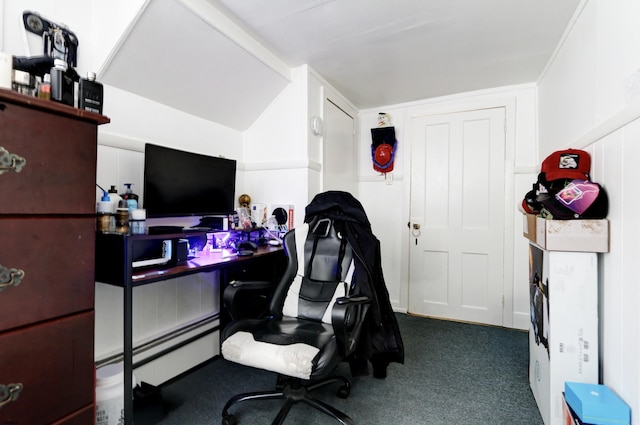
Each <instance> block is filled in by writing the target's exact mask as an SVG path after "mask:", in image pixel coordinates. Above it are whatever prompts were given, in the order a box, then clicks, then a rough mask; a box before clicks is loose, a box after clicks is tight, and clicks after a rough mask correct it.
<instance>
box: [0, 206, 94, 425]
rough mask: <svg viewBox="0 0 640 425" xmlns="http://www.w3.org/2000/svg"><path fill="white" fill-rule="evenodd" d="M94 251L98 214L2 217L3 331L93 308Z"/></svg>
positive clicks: (0, 278) (0, 293) (0, 279)
mask: <svg viewBox="0 0 640 425" xmlns="http://www.w3.org/2000/svg"><path fill="white" fill-rule="evenodd" d="M94 250H95V219H94V218H89V217H87V218H33V217H30V218H0V285H3V288H4V289H0V312H2V317H1V318H0V331H2V330H6V329H11V328H14V327H17V326H22V325H25V324H29V323H34V322H37V321H41V320H46V319H50V318H54V317H58V316H62V315H66V314H70V313H74V312H78V311H83V310H91V309H93V305H94V292H95V279H94V261H95V258H94V257H95V256H94ZM21 273H24V275H23V276H21ZM10 276H13V278H11V277H10ZM12 279H13V283H11V282H12ZM0 347H1V346H0ZM1 352H2V349H1V348H0V353H1ZM0 377H1V375H0ZM0 423H1V422H0Z"/></svg>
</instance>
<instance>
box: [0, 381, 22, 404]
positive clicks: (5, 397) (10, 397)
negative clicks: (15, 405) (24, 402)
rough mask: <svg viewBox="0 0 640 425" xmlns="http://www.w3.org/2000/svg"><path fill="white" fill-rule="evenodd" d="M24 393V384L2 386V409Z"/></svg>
mask: <svg viewBox="0 0 640 425" xmlns="http://www.w3.org/2000/svg"><path fill="white" fill-rule="evenodd" d="M20 391H22V384H20V383H18V384H9V385H0V409H1V408H2V406H4V405H5V404H9V403H10V402H12V401H16V400H17V399H18V396H19V395H20Z"/></svg>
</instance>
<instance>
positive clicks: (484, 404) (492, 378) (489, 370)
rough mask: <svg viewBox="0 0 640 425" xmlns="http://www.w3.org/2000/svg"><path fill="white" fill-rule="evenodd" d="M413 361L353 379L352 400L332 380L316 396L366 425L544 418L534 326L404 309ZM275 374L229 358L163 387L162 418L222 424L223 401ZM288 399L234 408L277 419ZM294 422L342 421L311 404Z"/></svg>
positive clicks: (253, 418) (294, 414) (253, 420)
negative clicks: (533, 365)
mask: <svg viewBox="0 0 640 425" xmlns="http://www.w3.org/2000/svg"><path fill="white" fill-rule="evenodd" d="M397 317H398V322H399V324H400V330H401V332H402V336H403V340H404V344H405V351H406V359H405V364H404V365H400V364H391V365H390V366H389V370H388V377H387V378H386V379H375V378H373V377H372V376H366V377H357V378H350V377H349V375H348V367H346V365H341V366H340V367H339V369H338V372H343V373H344V374H345V376H347V377H349V378H350V380H351V383H352V389H351V395H350V397H349V398H347V399H346V400H343V399H340V398H338V397H336V395H335V391H336V390H337V388H334V387H333V386H330V387H328V388H326V389H323V390H318V391H317V392H314V395H315V396H316V397H317V398H319V399H321V400H324V401H326V402H328V403H329V404H331V405H333V406H334V407H336V408H337V409H339V410H342V411H343V412H345V413H346V414H348V415H349V416H350V417H351V418H352V419H353V420H354V422H355V423H356V424H359V425H377V424H381V425H390V424H394V425H395V424H433V425H440V424H442V425H445V424H446V425H462V424H479V425H480V424H481V425H490V424H505V425H506V424H519V425H543V421H542V418H541V417H540V413H539V411H538V408H537V406H536V403H535V400H534V398H533V394H532V393H531V389H530V387H529V379H528V359H529V355H528V338H527V333H526V332H521V331H515V330H509V329H503V328H497V327H489V326H480V325H472V324H465V323H457V322H449V321H443V320H435V319H429V318H423V317H415V316H409V315H405V314H397ZM274 385H275V375H274V374H272V373H269V372H264V371H261V370H256V369H253V368H249V367H245V366H240V365H236V364H233V363H230V362H228V361H226V360H224V359H222V358H219V359H216V360H213V361H211V362H210V363H208V364H206V365H205V366H203V367H200V368H198V369H196V370H195V371H193V372H191V373H189V374H187V375H185V376H183V377H181V378H180V379H177V380H175V381H173V382H171V383H169V384H167V385H164V386H163V387H162V395H163V397H164V401H165V409H166V411H167V414H166V417H165V418H164V420H162V421H161V422H160V423H161V424H162V425H173V424H175V425H200V424H202V425H204V424H206V425H212V424H219V423H221V412H222V407H223V406H224V404H225V403H226V401H227V400H228V399H229V398H230V397H231V396H232V395H235V394H237V393H241V392H248V391H257V390H266V389H272V388H273V387H274ZM280 406H281V401H279V400H272V401H247V402H243V403H240V404H236V405H235V406H234V407H233V408H232V409H231V413H233V414H235V415H236V416H237V418H238V424H239V425H257V424H259V425H263V424H270V423H271V421H272V420H273V418H274V417H275V415H276V414H277V412H278V409H279V408H280ZM285 423H286V424H291V425H294V424H295V425H316V424H332V423H336V424H337V423H338V422H337V421H334V420H332V419H331V418H329V417H328V416H325V415H324V414H321V413H320V412H317V411H315V410H314V409H312V408H310V407H308V406H307V405H305V404H302V403H300V404H297V405H295V406H294V407H293V409H292V410H291V412H290V413H289V416H288V417H287V420H286V421H285Z"/></svg>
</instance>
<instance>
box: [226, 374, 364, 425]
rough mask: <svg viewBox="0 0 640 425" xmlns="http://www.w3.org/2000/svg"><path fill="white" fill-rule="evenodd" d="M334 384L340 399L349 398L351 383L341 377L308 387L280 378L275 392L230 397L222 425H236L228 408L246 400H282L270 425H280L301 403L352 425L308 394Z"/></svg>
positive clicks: (338, 412)
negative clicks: (337, 387)
mask: <svg viewBox="0 0 640 425" xmlns="http://www.w3.org/2000/svg"><path fill="white" fill-rule="evenodd" d="M334 382H340V383H342V385H341V386H340V388H339V389H338V392H337V395H338V397H340V398H347V397H349V393H350V392H351V383H349V381H348V380H347V379H346V378H343V377H342V376H330V377H327V378H324V379H321V380H319V381H315V382H312V383H310V384H308V385H303V384H302V381H301V380H300V379H296V378H290V379H288V380H287V381H286V382H285V381H282V380H281V379H280V377H278V384H277V385H276V390H275V391H261V392H254V393H245V394H238V395H236V396H234V397H232V398H231V399H230V400H229V401H228V402H227V404H225V406H224V409H222V425H236V424H237V419H236V417H235V416H234V415H232V414H230V413H229V408H230V407H231V406H233V405H234V404H236V403H239V402H241V401H247V400H275V399H284V400H285V403H284V405H283V406H282V408H280V411H279V412H278V415H277V416H276V418H275V419H274V420H273V422H272V423H271V424H272V425H281V424H282V423H283V422H284V420H285V418H286V417H287V414H288V413H289V411H290V410H291V407H292V406H293V405H294V404H296V403H299V402H303V403H306V404H308V405H309V406H311V407H313V408H314V409H317V410H319V411H321V412H322V413H324V414H326V415H329V416H331V417H332V418H334V419H336V420H338V422H340V423H341V424H343V425H353V421H352V420H351V418H350V417H349V416H347V415H345V414H344V413H342V412H341V411H339V410H337V409H336V408H334V407H332V406H330V405H328V404H326V403H324V402H322V401H320V400H317V399H316V398H314V397H313V396H311V395H310V394H309V392H311V391H313V390H316V389H318V388H321V387H324V386H326V385H329V384H332V383H334Z"/></svg>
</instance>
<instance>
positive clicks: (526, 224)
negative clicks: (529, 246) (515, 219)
mask: <svg viewBox="0 0 640 425" xmlns="http://www.w3.org/2000/svg"><path fill="white" fill-rule="evenodd" d="M536 218H537V216H536V215H535V214H523V215H522V219H523V221H522V236H524V237H525V238H527V239H529V240H530V241H531V242H535V241H536V237H537V232H536Z"/></svg>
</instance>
